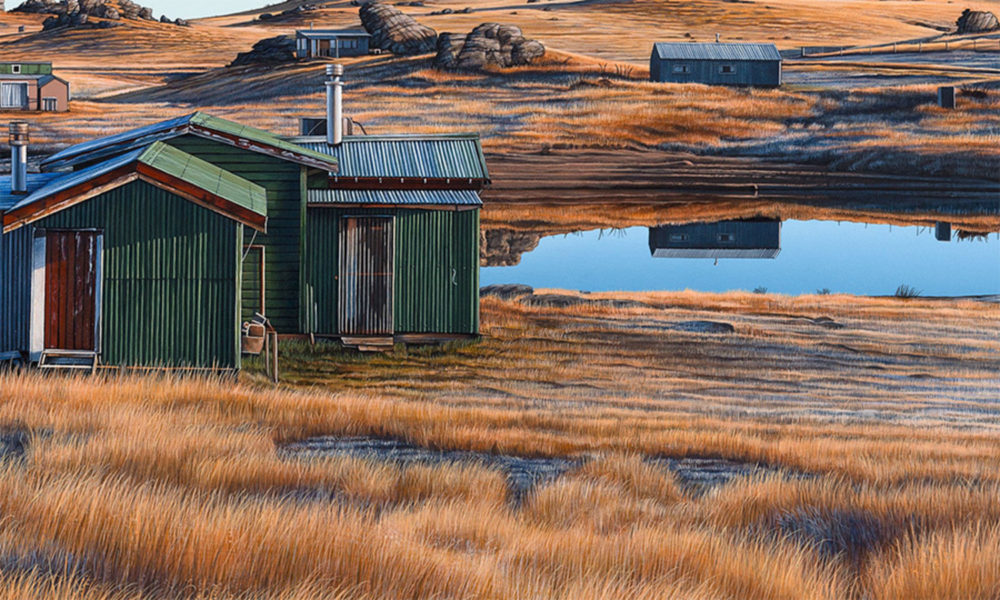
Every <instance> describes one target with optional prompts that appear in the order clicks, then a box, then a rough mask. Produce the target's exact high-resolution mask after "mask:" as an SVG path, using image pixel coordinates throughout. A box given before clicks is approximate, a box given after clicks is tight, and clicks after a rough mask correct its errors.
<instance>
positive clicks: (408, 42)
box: [359, 2, 437, 56]
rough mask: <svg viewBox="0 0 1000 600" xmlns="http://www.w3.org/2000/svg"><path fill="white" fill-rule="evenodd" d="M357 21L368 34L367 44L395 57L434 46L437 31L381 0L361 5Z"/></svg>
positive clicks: (430, 48) (421, 51) (420, 52)
mask: <svg viewBox="0 0 1000 600" xmlns="http://www.w3.org/2000/svg"><path fill="white" fill-rule="evenodd" d="M359 13H360V15H361V24H362V25H364V28H365V30H366V31H368V33H370V34H371V35H372V39H371V42H370V43H371V47H373V48H381V49H382V50H387V51H389V52H392V53H393V54H396V55H399V56H412V55H415V54H427V53H429V52H433V51H434V49H435V48H436V47H437V32H436V31H434V30H433V29H431V28H430V27H427V26H425V25H421V24H420V23H417V22H416V21H415V20H414V19H413V17H410V16H408V15H405V14H403V12H401V11H400V10H399V9H398V8H395V7H393V6H389V5H388V4H383V3H381V2H369V3H367V4H362V5H361V10H360V11H359Z"/></svg>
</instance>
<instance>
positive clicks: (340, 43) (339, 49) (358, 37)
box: [295, 29, 372, 58]
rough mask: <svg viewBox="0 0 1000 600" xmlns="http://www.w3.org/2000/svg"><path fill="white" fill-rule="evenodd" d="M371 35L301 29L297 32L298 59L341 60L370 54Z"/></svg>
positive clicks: (356, 31)
mask: <svg viewBox="0 0 1000 600" xmlns="http://www.w3.org/2000/svg"><path fill="white" fill-rule="evenodd" d="M371 37H372V36H371V34H369V33H368V32H366V31H358V30H351V29H300V30H299V31H296V32H295V55H296V56H297V57H298V58H340V57H342V56H364V55H365V54H368V42H369V40H370V39H371Z"/></svg>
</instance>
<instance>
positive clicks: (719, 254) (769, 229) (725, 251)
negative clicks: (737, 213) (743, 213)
mask: <svg viewBox="0 0 1000 600" xmlns="http://www.w3.org/2000/svg"><path fill="white" fill-rule="evenodd" d="M649 251H650V254H652V255H653V256H654V257H656V258H776V257H777V256H778V254H779V253H780V252H781V221H779V220H777V219H743V220H734V221H717V222H715V223H686V224H683V225H661V226H659V227H650V229H649Z"/></svg>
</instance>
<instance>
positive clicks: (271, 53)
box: [229, 35, 295, 67]
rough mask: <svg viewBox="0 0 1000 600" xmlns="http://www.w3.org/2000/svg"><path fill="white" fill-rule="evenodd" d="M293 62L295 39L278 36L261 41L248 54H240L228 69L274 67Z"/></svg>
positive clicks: (287, 36)
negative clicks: (257, 66)
mask: <svg viewBox="0 0 1000 600" xmlns="http://www.w3.org/2000/svg"><path fill="white" fill-rule="evenodd" d="M294 60H295V38H293V37H291V36H289V35H279V36H277V37H273V38H267V39H266V40H261V41H259V42H257V43H256V44H254V45H253V49H251V50H250V52H241V53H240V54H239V55H238V56H237V57H236V60H234V61H233V62H231V63H229V66H230V67H238V66H241V65H276V64H280V63H285V62H291V61H294Z"/></svg>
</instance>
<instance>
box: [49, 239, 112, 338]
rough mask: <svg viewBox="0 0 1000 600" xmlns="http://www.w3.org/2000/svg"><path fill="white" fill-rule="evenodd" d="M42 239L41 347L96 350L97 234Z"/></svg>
mask: <svg viewBox="0 0 1000 600" xmlns="http://www.w3.org/2000/svg"><path fill="white" fill-rule="evenodd" d="M45 238H46V239H45V348H46V349H51V350H85V351H96V350H97V298H98V290H97V286H98V281H97V273H98V268H97V261H98V259H99V256H98V233H97V232H95V231H49V232H47V233H46V235H45Z"/></svg>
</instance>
